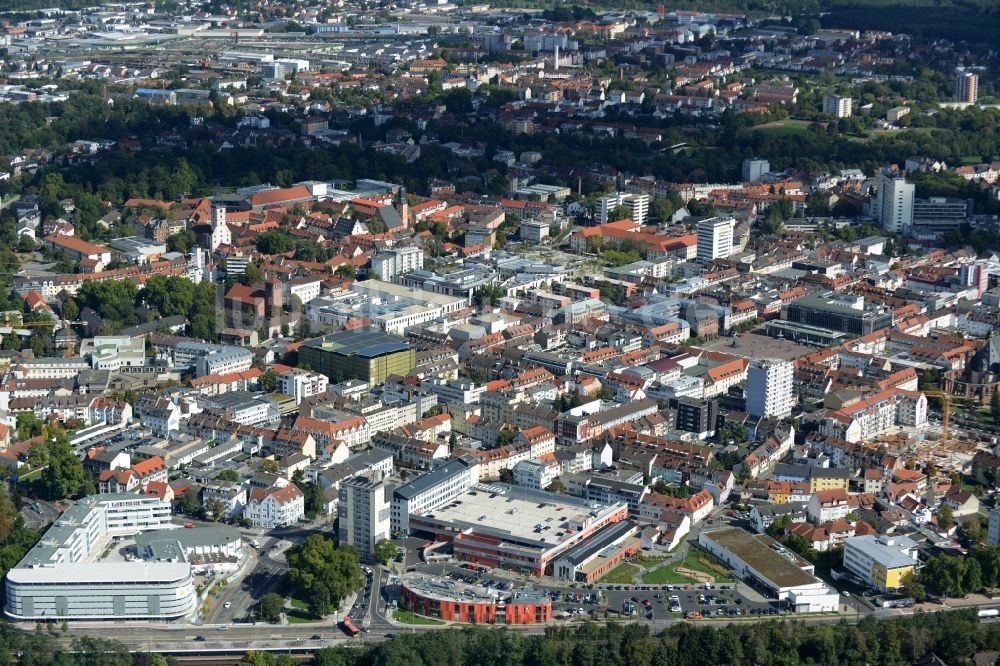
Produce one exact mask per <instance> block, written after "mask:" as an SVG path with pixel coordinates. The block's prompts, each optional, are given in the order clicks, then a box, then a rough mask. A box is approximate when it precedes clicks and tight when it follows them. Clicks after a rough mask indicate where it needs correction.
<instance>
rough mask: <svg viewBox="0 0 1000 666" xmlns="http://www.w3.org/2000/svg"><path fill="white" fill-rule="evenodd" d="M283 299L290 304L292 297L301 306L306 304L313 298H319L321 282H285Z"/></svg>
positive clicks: (321, 287)
mask: <svg viewBox="0 0 1000 666" xmlns="http://www.w3.org/2000/svg"><path fill="white" fill-rule="evenodd" d="M282 287H283V290H284V292H285V293H284V297H285V299H286V300H287V301H288V302H289V303H290V302H291V301H292V296H295V297H296V298H298V299H299V302H301V303H302V304H305V303H308V302H309V301H311V300H312V299H314V298H319V295H320V293H322V290H323V282H322V281H321V280H300V281H296V282H285V283H284V284H283V285H282Z"/></svg>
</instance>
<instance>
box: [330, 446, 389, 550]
mask: <svg viewBox="0 0 1000 666" xmlns="http://www.w3.org/2000/svg"><path fill="white" fill-rule="evenodd" d="M390 460H391V458H390ZM391 507H392V488H391V487H390V486H389V485H388V484H387V483H386V482H385V480H384V479H383V478H382V476H381V475H380V474H379V473H378V472H375V473H372V474H369V475H367V476H355V477H352V478H350V479H345V480H343V481H341V482H340V491H339V502H338V504H337V515H338V517H339V521H338V525H339V526H340V543H342V544H344V543H346V544H350V545H352V546H354V547H355V548H357V550H358V553H360V554H361V556H362V557H364V556H365V555H369V556H370V555H372V554H374V552H375V544H377V543H378V542H379V541H381V540H382V539H388V538H389V536H390V532H389V530H390V520H389V516H390V513H391Z"/></svg>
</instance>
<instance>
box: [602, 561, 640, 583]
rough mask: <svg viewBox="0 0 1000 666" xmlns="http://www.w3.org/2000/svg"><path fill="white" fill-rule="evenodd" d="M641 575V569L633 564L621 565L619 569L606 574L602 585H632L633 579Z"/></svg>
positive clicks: (616, 568)
mask: <svg viewBox="0 0 1000 666" xmlns="http://www.w3.org/2000/svg"><path fill="white" fill-rule="evenodd" d="M637 573H639V567H636V566H632V565H631V564H619V565H618V566H617V567H615V568H614V569H612V570H611V571H609V572H608V573H607V574H605V576H604V578H602V579H601V582H602V583H617V584H619V585H631V584H632V577H633V576H635V575H636V574H637Z"/></svg>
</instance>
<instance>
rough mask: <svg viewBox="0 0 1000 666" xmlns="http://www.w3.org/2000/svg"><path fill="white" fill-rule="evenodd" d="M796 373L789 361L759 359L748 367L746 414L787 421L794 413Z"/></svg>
mask: <svg viewBox="0 0 1000 666" xmlns="http://www.w3.org/2000/svg"><path fill="white" fill-rule="evenodd" d="M794 374H795V370H794V368H793V367H792V364H791V363H789V362H788V361H782V360H778V359H767V360H756V361H754V362H753V363H751V364H750V367H748V368H747V389H746V396H747V413H749V414H752V415H753V416H762V417H764V418H772V417H774V418H779V419H780V418H784V417H786V416H788V415H789V414H791V413H792V405H793V402H794V398H793V396H794V392H793V390H792V376H793V375H794Z"/></svg>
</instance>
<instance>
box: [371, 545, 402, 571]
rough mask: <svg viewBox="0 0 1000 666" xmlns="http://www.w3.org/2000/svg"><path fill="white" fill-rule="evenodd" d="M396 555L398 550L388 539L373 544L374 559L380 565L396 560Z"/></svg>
mask: <svg viewBox="0 0 1000 666" xmlns="http://www.w3.org/2000/svg"><path fill="white" fill-rule="evenodd" d="M398 554H399V550H398V549H397V548H396V544H394V543H393V542H391V541H389V540H388V539H381V540H380V541H379V542H378V543H376V544H375V559H376V560H378V561H379V562H381V563H382V564H386V565H387V564H389V562H392V561H393V560H394V559H396V555H398Z"/></svg>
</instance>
